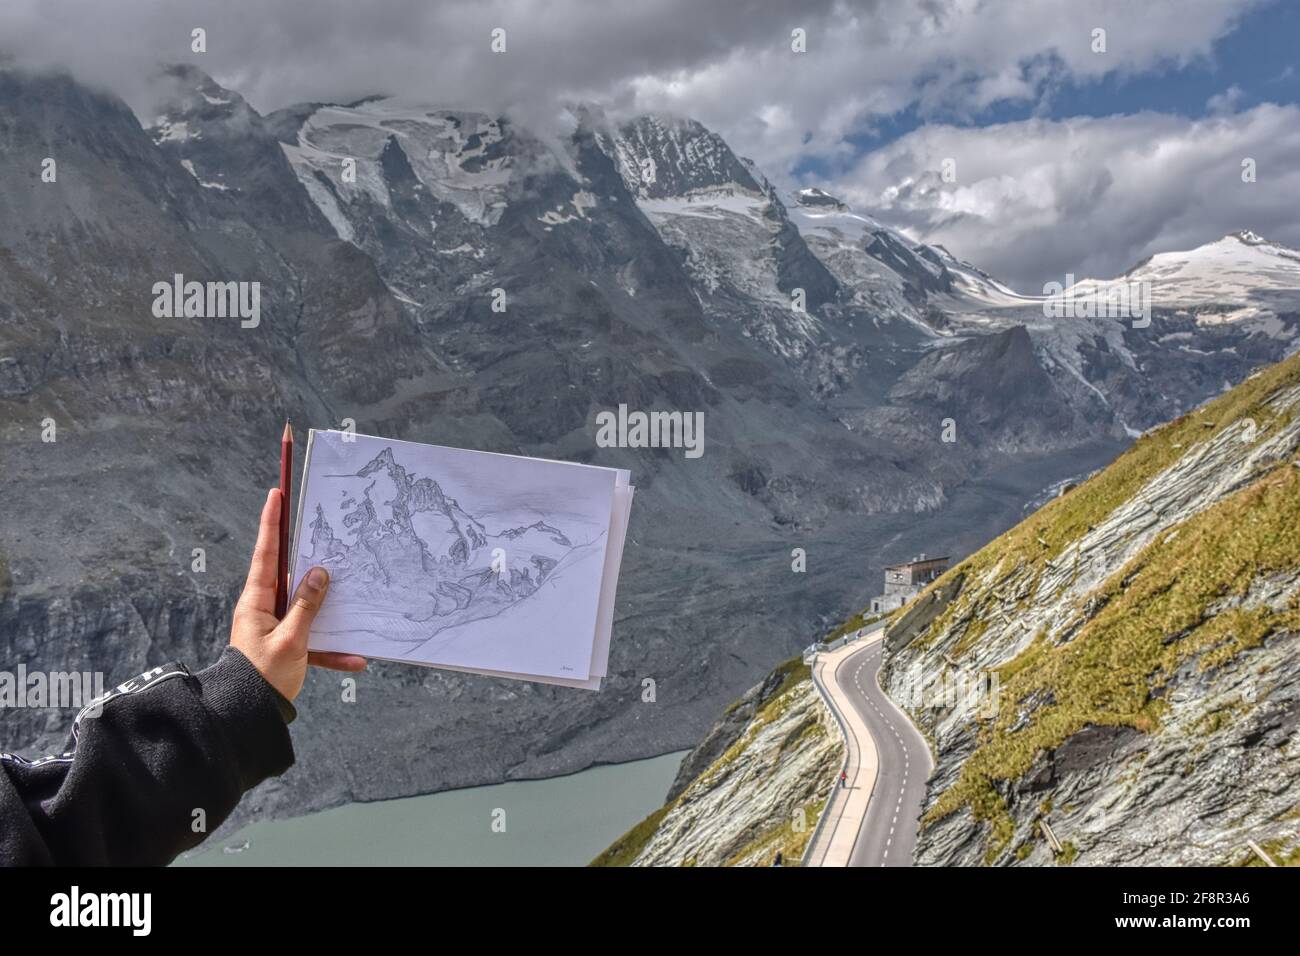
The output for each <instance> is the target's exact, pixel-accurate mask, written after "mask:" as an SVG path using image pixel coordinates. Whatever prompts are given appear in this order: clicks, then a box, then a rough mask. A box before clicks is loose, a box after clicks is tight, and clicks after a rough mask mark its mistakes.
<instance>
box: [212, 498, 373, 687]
mask: <svg viewBox="0 0 1300 956" xmlns="http://www.w3.org/2000/svg"><path fill="white" fill-rule="evenodd" d="M282 501H283V498H282V496H281V494H280V489H278V488H272V489H271V491H270V493H269V494H268V495H267V496H266V504H264V505H263V506H262V520H261V524H259V525H258V528H257V545H256V546H255V547H254V548H253V562H252V565H251V566H250V567H249V569H248V580H247V581H246V582H245V583H244V593H243V594H242V595H240V597H239V603H238V604H236V605H235V614H234V620H233V622H232V624H231V627H230V643H231V644H232V645H233V646H234V647H235V648H237V649H238V650H239V651H240V652H241V653H242V654H243V655H244V656H245V657H247V658H248V659H249V661H251V662H252V664H253V666H254V667H256V668H257V670H258V673H260V674H261V675H262V676H263V677H265V678H266V680H267V683H269V684H270V685H271V686H272V687H274V688H275V689H276V690H278V691H279V692H280V693H281V694H283V695H284V697H285V698H286V699H288V700H293V699H294V698H295V697H297V696H298V694H299V692H300V691H301V690H302V685H303V682H304V681H306V679H307V665H308V664H311V665H313V666H315V667H327V668H330V669H331V670H339V671H361V670H365V668H366V659H365V658H364V657H358V656H357V655H355V654H333V653H322V652H318V651H310V652H309V651H308V650H307V635H308V632H309V631H310V630H311V622H312V621H313V620H315V618H316V612H317V611H319V610H320V607H321V603H322V602H323V601H324V600H325V593H326V591H328V590H329V572H327V571H326V570H325V569H324V568H312V569H311V570H310V571H309V572H307V575H306V576H305V577H304V578H303V580H302V581H301V582H300V583H299V585H298V591H297V593H296V594H294V596H293V600H292V601H290V602H289V610H288V612H287V613H286V614H285V616H284V620H283V621H279V620H276V617H275V578H276V565H277V564H278V562H279V555H280V506H281V503H282Z"/></svg>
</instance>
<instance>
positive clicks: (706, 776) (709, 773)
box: [588, 657, 821, 866]
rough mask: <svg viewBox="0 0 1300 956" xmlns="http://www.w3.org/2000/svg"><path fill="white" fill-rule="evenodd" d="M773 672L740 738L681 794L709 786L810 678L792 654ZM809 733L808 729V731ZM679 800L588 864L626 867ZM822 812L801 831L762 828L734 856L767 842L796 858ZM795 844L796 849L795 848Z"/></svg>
mask: <svg viewBox="0 0 1300 956" xmlns="http://www.w3.org/2000/svg"><path fill="white" fill-rule="evenodd" d="M773 673H779V674H782V678H781V682H780V684H779V685H778V686H777V688H776V690H775V691H774V692H773V693H772V695H771V696H770V697H769V698H768V701H767V703H765V704H764V705H763V707H762V708H761V709H760V710H759V711H758V713H756V714H755V715H754V717H753V718H752V719H751V720H750V722H749V725H748V726H747V727H746V728H745V732H744V733H743V734H741V736H740V738H739V739H738V740H737V741H736V742H735V743H734V744H732V745H731V746H730V747H729V748H727V750H726V751H725V752H724V753H723V754H722V755H721V756H719V757H718V758H717V759H716V760H714V761H713V763H711V764H709V766H708V767H707V768H705V770H704V771H703V772H702V773H701V774H700V775H699V776H698V777H696V778H695V779H694V780H692V781H691V782H690V784H689V785H688V786H687V788H686V790H684V791H682V793H683V795H684V794H685V793H687V792H689V791H690V790H691V788H693V787H695V786H697V785H700V784H701V783H703V785H704V786H708V785H709V783H710V781H711V779H712V778H713V777H714V776H715V775H716V774H717V773H718V772H719V771H721V770H723V769H724V768H725V767H726V766H727V765H728V764H729V763H731V762H732V761H733V760H735V759H736V757H737V756H738V755H739V754H741V753H743V752H744V749H745V747H746V745H747V744H748V743H749V741H750V740H751V739H752V738H753V735H754V733H755V732H756V731H757V730H758V729H759V728H761V727H762V726H763V725H764V724H766V723H768V722H769V721H771V720H773V719H774V718H775V717H777V716H778V715H779V714H781V713H782V711H783V709H784V705H785V697H786V694H788V693H789V692H790V691H791V690H793V689H794V688H795V687H796V686H797V685H798V684H800V683H802V682H803V681H806V680H811V679H812V671H811V670H810V669H809V667H808V665H807V664H805V663H804V662H803V658H802V657H792V658H791V659H790V660H788V661H784V662H783V663H781V664H779V665H777V667H776V668H775V670H774V671H773ZM736 706H737V704H732V705H731V707H730V708H728V711H731V710H734V709H735V707H736ZM809 732H811V730H810V731H809ZM680 802H681V796H679V797H678V798H677V799H676V800H673V801H672V802H671V803H666V804H664V805H663V806H662V807H660V808H659V809H658V810H656V811H654V812H653V813H651V814H650V815H649V816H647V817H646V818H645V819H644V820H642V821H641V822H640V823H638V824H637V825H636V826H634V827H632V829H630V830H628V831H627V832H626V833H624V834H623V835H622V836H621V837H619V838H618V839H617V840H615V841H614V842H613V843H611V844H610V845H609V846H608V847H607V848H606V849H605V851H604V852H603V853H601V854H600V856H598V857H596V859H594V860H592V861H591V863H590V864H588V865H589V866H629V865H631V863H632V861H633V860H635V859H636V858H637V856H639V855H640V853H641V851H642V850H644V849H645V848H646V845H647V844H649V842H650V840H651V839H653V837H654V835H655V832H656V831H657V830H658V829H659V824H660V822H661V821H662V820H663V818H664V817H665V816H667V815H668V813H669V812H670V811H672V810H673V809H674V808H675V807H676V806H677V804H678V803H680ZM820 812H821V805H820V804H818V806H817V808H816V811H815V812H814V813H813V814H812V820H811V821H810V822H809V826H808V828H807V829H806V831H805V832H803V833H795V832H794V831H793V827H792V822H791V821H783V822H782V824H779V825H777V826H774V827H771V828H769V829H766V830H763V831H762V832H761V833H760V834H759V835H758V836H756V837H755V838H754V841H753V842H752V843H751V844H749V845H748V846H746V847H745V848H744V849H743V850H741V851H740V852H739V853H737V854H735V855H734V856H733V858H739V857H741V856H744V855H745V854H747V853H748V852H750V851H751V850H753V849H756V848H757V847H758V845H759V844H764V845H767V844H770V848H771V851H772V852H773V853H775V851H776V850H777V849H778V848H780V849H782V851H783V855H784V858H785V859H787V860H797V859H798V858H799V856H801V855H802V853H803V846H804V844H806V843H807V840H808V837H809V835H810V833H811V830H812V827H813V826H815V823H816V819H817V814H819V813H820ZM796 844H797V848H796Z"/></svg>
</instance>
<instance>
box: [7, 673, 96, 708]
mask: <svg viewBox="0 0 1300 956" xmlns="http://www.w3.org/2000/svg"><path fill="white" fill-rule="evenodd" d="M103 696H104V675H103V673H101V672H99V671H95V672H91V671H49V672H46V671H29V670H27V666H26V665H25V664H19V665H18V670H17V671H0V709H4V708H15V709H17V708H24V707H26V708H38V707H56V708H68V709H72V710H81V709H82V708H86V711H87V713H86V714H85V716H88V717H98V716H99V713H98V711H99V709H100V708H99V705H98V704H97V702H98V701H99V699H100V698H101V697H103Z"/></svg>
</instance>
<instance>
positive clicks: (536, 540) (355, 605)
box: [303, 447, 601, 657]
mask: <svg viewBox="0 0 1300 956" xmlns="http://www.w3.org/2000/svg"><path fill="white" fill-rule="evenodd" d="M320 480H321V481H322V482H323V483H324V487H325V488H326V489H327V490H332V489H334V488H335V487H337V488H338V496H337V498H336V503H335V504H334V505H333V506H331V507H330V511H329V512H328V513H327V506H326V505H324V504H321V503H319V501H318V503H317V504H316V507H315V516H314V517H313V519H312V520H311V522H310V525H309V526H308V529H307V530H308V531H309V532H310V538H309V540H308V542H307V545H306V547H305V549H304V552H303V557H304V558H305V559H306V561H308V562H309V563H311V564H321V565H323V566H325V567H326V568H328V569H329V571H330V577H331V584H330V587H331V605H332V607H331V609H330V611H331V613H329V614H326V615H323V617H322V619H321V620H320V622H319V624H318V626H317V628H316V630H317V632H319V633H327V634H328V633H365V634H368V635H372V636H374V637H377V638H379V639H380V640H381V641H386V642H394V643H398V644H415V645H417V647H418V646H423V645H425V644H427V643H428V642H429V640H430V639H431V638H433V637H434V636H435V635H437V634H438V633H439V632H441V631H444V630H447V629H450V628H454V627H457V626H460V625H464V624H468V623H470V622H472V621H477V620H481V619H483V618H486V617H495V616H497V615H499V614H501V613H502V612H503V611H505V610H507V609H509V608H512V607H514V606H516V605H518V604H519V602H521V601H524V600H525V599H526V598H528V597H530V596H531V595H533V594H534V593H536V592H537V590H538V589H539V588H541V587H542V585H543V583H545V582H547V581H552V582H555V581H560V588H561V590H564V587H563V580H562V579H563V576H564V574H563V572H564V570H565V569H566V568H568V567H571V566H573V565H574V564H576V563H579V562H584V563H585V559H586V558H587V557H588V556H589V553H590V552H592V551H594V550H595V544H596V542H595V541H591V540H588V541H585V542H583V541H581V540H579V543H577V544H575V543H574V541H572V540H570V538H569V537H568V536H566V535H565V533H564V532H563V531H561V530H560V529H559V528H556V527H554V526H552V525H551V524H549V523H547V521H546V520H544V519H541V518H538V519H536V520H534V521H533V522H532V523H531V524H526V525H509V524H508V522H507V523H503V521H502V517H503V516H505V517H507V518H508V517H513V515H514V514H515V513H516V512H513V511H510V510H505V511H503V510H502V509H501V503H500V502H497V503H495V506H496V508H497V511H496V513H495V516H494V517H495V521H494V522H493V523H494V524H495V525H496V526H497V527H499V528H500V530H499V531H495V532H494V531H489V530H488V527H487V521H486V520H480V519H479V518H476V517H474V516H473V515H472V514H469V513H468V512H466V511H465V509H463V508H462V507H461V506H460V504H459V503H458V502H457V501H456V499H454V498H451V497H448V496H447V495H445V494H444V493H443V490H442V487H441V486H440V485H439V484H438V482H437V481H435V480H434V479H433V478H430V477H417V476H416V475H414V474H412V473H411V472H410V471H408V470H407V469H406V468H404V467H403V466H402V465H400V464H398V463H397V461H396V460H395V459H394V455H393V450H392V448H391V447H386V448H384V450H383V451H381V452H380V453H379V454H378V455H376V456H375V457H374V458H373V459H371V460H370V461H369V462H368V463H367V464H366V465H365V466H364V467H362V468H361V469H359V470H358V471H357V472H356V473H355V474H350V475H326V476H322V478H321V479H320ZM381 483H382V485H381ZM331 517H333V519H334V520H331ZM566 517H567V520H566V524H568V525H569V526H570V527H573V526H574V524H575V523H576V522H579V521H580V519H579V518H578V517H577V516H572V515H570V516H566ZM336 524H337V525H338V526H339V531H338V532H336V531H335V526H336ZM582 530H583V531H588V530H592V529H588V528H584V529H582ZM595 530H596V531H597V532H598V533H599V532H600V530H601V529H595ZM340 535H342V536H340ZM414 650H415V649H414V648H407V649H405V650H403V651H402V652H401V653H399V654H397V655H396V656H401V657H408V656H410V654H411V653H412V652H413V651H414Z"/></svg>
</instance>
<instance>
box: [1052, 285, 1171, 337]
mask: <svg viewBox="0 0 1300 956" xmlns="http://www.w3.org/2000/svg"><path fill="white" fill-rule="evenodd" d="M1043 295H1045V296H1047V298H1046V299H1044V300H1043V316H1044V317H1045V318H1049V319H1063V318H1071V319H1094V318H1108V319H1133V328H1135V329H1145V328H1146V327H1147V326H1148V325H1150V324H1151V283H1150V282H1110V283H1107V284H1106V285H1104V286H1098V285H1096V284H1091V285H1088V286H1085V287H1083V288H1081V289H1078V288H1075V282H1074V276H1073V275H1072V274H1069V273H1067V274H1066V276H1065V283H1064V284H1062V283H1060V282H1048V283H1047V284H1046V285H1044V286H1043Z"/></svg>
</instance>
